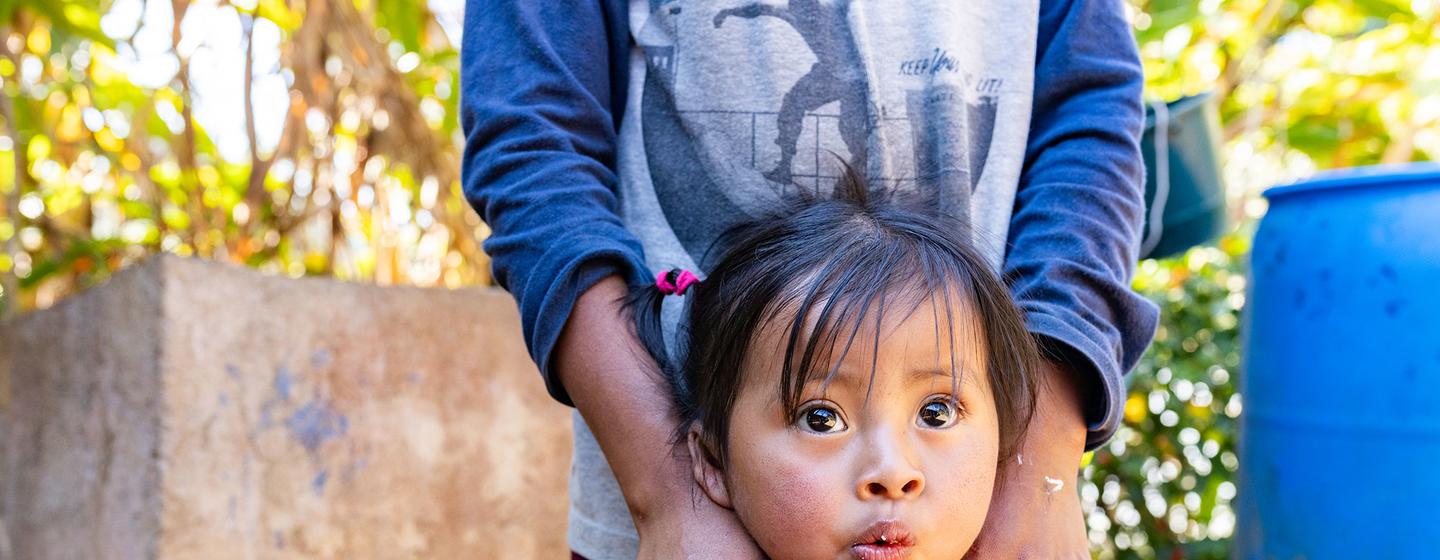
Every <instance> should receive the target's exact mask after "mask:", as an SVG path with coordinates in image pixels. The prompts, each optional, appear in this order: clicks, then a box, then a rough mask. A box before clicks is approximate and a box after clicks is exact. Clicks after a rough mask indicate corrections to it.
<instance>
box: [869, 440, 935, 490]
mask: <svg viewBox="0 0 1440 560" xmlns="http://www.w3.org/2000/svg"><path fill="white" fill-rule="evenodd" d="M902 437H903V436H902ZM882 440H883V441H882ZM871 445H872V446H873V447H872V449H873V451H874V453H873V454H871V455H870V460H871V461H872V463H871V465H870V466H869V467H870V468H868V469H866V470H865V471H864V472H865V474H864V475H863V476H861V477H860V480H859V481H858V484H857V485H856V488H855V491H856V494H857V495H858V496H859V497H860V499H861V500H872V499H887V500H903V499H910V498H915V497H918V496H919V495H920V493H921V492H923V491H924V490H925V474H924V473H923V472H921V471H920V469H919V468H917V467H916V466H915V463H914V462H913V461H911V460H910V457H908V454H907V453H905V451H904V444H903V443H901V442H900V441H899V440H898V439H895V438H894V436H889V437H881V438H874V439H873V440H872V442H871Z"/></svg>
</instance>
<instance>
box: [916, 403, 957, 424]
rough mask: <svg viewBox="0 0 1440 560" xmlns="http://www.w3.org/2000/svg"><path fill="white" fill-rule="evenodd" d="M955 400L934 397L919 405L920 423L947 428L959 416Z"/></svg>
mask: <svg viewBox="0 0 1440 560" xmlns="http://www.w3.org/2000/svg"><path fill="white" fill-rule="evenodd" d="M958 408H959V407H958V406H956V404H955V401H954V400H952V399H949V398H945V399H936V400H933V401H930V402H927V403H925V405H924V406H921V407H920V424H921V425H924V426H926V427H930V428H948V427H950V426H953V425H954V424H955V420H956V419H957V418H958V417H959V416H960V414H959V410H958Z"/></svg>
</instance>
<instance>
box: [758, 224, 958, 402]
mask: <svg viewBox="0 0 1440 560" xmlns="http://www.w3.org/2000/svg"><path fill="white" fill-rule="evenodd" d="M878 218H879V217H878V216H876V215H875V214H874V213H873V208H871V207H867V206H861V213H860V215H858V216H857V219H863V220H866V221H868V222H869V224H868V225H870V226H871V229H870V231H869V232H868V233H871V235H865V236H857V237H855V238H853V239H852V240H850V241H849V242H847V243H845V244H844V245H842V246H840V247H837V248H835V250H834V251H831V254H832V255H833V256H831V257H830V258H829V259H828V260H827V261H826V262H825V263H824V264H823V265H821V266H820V269H819V270H818V271H817V272H816V273H815V274H813V275H807V276H809V278H810V281H809V282H808V285H807V286H805V295H804V297H803V298H800V297H799V294H798V293H794V292H791V293H789V294H782V295H781V299H782V300H788V301H779V302H777V304H776V305H775V306H773V307H772V312H771V315H772V316H771V318H772V319H773V315H775V314H777V313H778V312H779V311H780V310H781V309H794V310H795V316H794V318H793V319H792V320H791V322H790V332H789V336H788V340H787V344H786V348H785V355H784V362H783V364H782V373H781V382H782V395H781V396H782V400H783V401H784V403H783V404H784V406H785V409H786V410H787V411H788V412H789V414H790V415H791V416H792V417H793V416H795V415H797V414H798V413H799V410H798V405H799V399H800V397H801V395H802V393H803V391H804V388H805V386H806V384H807V383H808V382H809V380H810V377H811V373H812V370H813V369H814V368H815V367H816V366H817V364H818V363H819V362H820V361H821V360H824V359H825V358H828V357H830V356H831V355H832V354H834V349H835V343H836V342H837V341H838V339H839V336H840V332H841V331H840V328H839V326H843V325H848V326H849V331H850V332H849V333H848V334H847V336H846V339H845V343H844V345H843V346H842V347H841V348H840V352H839V354H838V356H835V358H834V360H833V361H831V362H830V364H831V365H830V368H829V371H828V372H826V374H825V377H824V378H823V382H822V383H823V384H822V386H828V385H829V384H830V383H831V382H833V381H834V379H835V377H836V376H837V375H838V374H839V370H840V367H841V364H842V363H843V362H844V360H845V358H846V356H848V355H849V352H850V350H851V349H852V348H853V346H854V343H855V339H856V338H857V336H858V334H859V331H860V329H861V326H862V324H863V322H864V321H865V320H866V319H867V318H869V319H873V322H874V326H875V338H874V340H873V341H872V344H871V350H872V352H871V356H870V361H871V364H870V365H871V367H870V380H869V384H868V385H867V391H866V399H867V401H868V399H869V396H870V389H869V388H873V386H874V380H875V375H876V373H877V370H878V365H879V364H878V360H879V347H880V337H881V334H882V333H881V327H882V325H883V322H884V316H885V312H886V311H885V309H886V303H887V300H888V299H890V298H891V297H892V296H893V295H895V294H893V293H892V292H894V290H895V289H896V288H898V289H900V290H901V292H900V294H899V295H901V296H908V297H909V298H910V301H911V303H912V305H911V306H910V307H909V308H908V309H902V310H901V311H902V313H903V315H902V317H908V316H909V315H910V314H912V313H914V312H915V311H916V310H917V309H918V307H919V306H920V305H922V304H923V303H924V302H926V301H929V302H930V303H931V312H932V314H933V316H934V317H935V322H936V331H935V333H934V336H935V338H934V341H935V348H936V349H937V351H938V349H939V348H940V328H941V326H940V321H939V312H938V310H937V309H936V306H937V304H939V305H938V307H942V308H944V315H945V317H944V319H945V321H944V328H945V329H946V334H947V335H948V336H949V337H950V339H951V340H952V341H953V340H954V338H953V337H954V332H955V325H954V322H955V317H954V312H953V310H952V305H951V304H952V302H951V295H950V291H951V289H952V288H959V289H960V290H961V292H962V293H974V289H973V287H972V286H968V285H967V284H968V283H969V282H971V281H973V279H971V278H968V275H967V274H965V273H964V272H963V265H961V264H960V263H958V262H953V263H950V266H946V265H945V264H944V260H946V259H945V258H944V256H942V255H941V254H936V253H937V251H938V252H940V253H949V251H947V250H946V249H945V248H943V247H939V246H935V245H934V244H932V243H930V242H929V241H927V240H926V238H925V236H923V235H921V234H919V233H918V232H915V231H913V230H912V229H911V228H910V227H908V226H910V225H911V224H906V223H904V222H903V221H898V222H897V221H894V220H887V221H886V222H885V223H884V224H883V225H882V224H880V223H878ZM887 238H888V239H891V240H894V241H898V244H899V245H901V248H900V250H893V251H885V250H880V249H883V248H884V247H883V246H884V245H886V244H884V243H881V241H882V240H884V239H887ZM949 256H950V257H951V258H952V259H959V258H960V257H959V255H949ZM908 282H915V283H916V284H912V285H909V286H905V285H903V284H904V283H908ZM937 292H939V293H938V295H937ZM857 296H858V297H857ZM797 298H798V299H800V303H799V305H798V306H795V305H789V304H788V303H789V301H793V300H794V299H797ZM821 299H824V300H825V301H824V302H823V304H820V302H819V300H821ZM936 299H939V300H940V301H938V302H937V301H936ZM817 305H821V307H820V311H819V314H818V315H817V317H816V321H815V325H814V327H813V328H812V329H810V331H809V335H808V337H807V338H806V340H805V344H804V346H803V348H802V347H801V346H800V338H801V333H802V332H804V331H805V330H806V329H805V325H806V323H807V320H808V318H809V317H810V314H811V311H812V310H814V309H815V307H816V306H817ZM837 306H838V312H837ZM872 308H873V317H870V315H871V314H872V313H871V312H872ZM955 351H956V348H955V347H954V345H953V344H952V345H951V351H950V353H949V354H950V355H949V365H950V373H951V382H952V387H951V390H952V392H958V390H959V384H960V379H961V375H962V371H961V368H960V367H959V364H958V363H957V360H956V356H955ZM797 353H799V355H800V356H799V358H800V359H799V363H798V364H796V363H795V358H796V354H797ZM797 366H798V367H797ZM791 419H792V420H793V419H794V418H791Z"/></svg>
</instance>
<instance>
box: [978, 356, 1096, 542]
mask: <svg viewBox="0 0 1440 560" xmlns="http://www.w3.org/2000/svg"><path fill="white" fill-rule="evenodd" d="M1075 386H1076V382H1075V374H1074V373H1073V372H1071V371H1069V370H1067V369H1066V368H1064V367H1063V366H1059V365H1056V364H1053V363H1050V362H1048V361H1047V362H1044V365H1043V366H1042V367H1041V379H1040V386H1039V394H1037V395H1036V402H1035V416H1034V419H1033V420H1031V423H1030V428H1029V429H1028V430H1026V432H1025V434H1026V437H1025V443H1024V445H1023V446H1022V448H1021V450H1020V455H1019V457H1011V458H1009V459H1008V461H1009V464H1008V465H1007V468H1008V470H1007V471H1006V474H1005V476H1003V477H1000V478H997V479H996V480H995V493H994V494H993V495H992V496H991V498H990V512H989V514H988V515H986V517H985V526H984V528H982V529H981V530H980V536H979V537H977V538H976V540H975V544H974V546H972V547H971V548H970V552H969V553H968V554H966V555H965V559H966V560H989V559H996V560H999V559H1004V560H1012V559H1015V558H1045V559H1050V558H1074V559H1077V560H1081V559H1083V560H1089V558H1090V543H1089V541H1088V540H1087V538H1086V534H1085V516H1084V512H1083V511H1082V510H1081V508H1080V493H1079V491H1078V488H1077V484H1076V478H1077V476H1076V474H1077V471H1078V470H1079V468H1080V459H1081V457H1083V456H1084V454H1085V420H1084V416H1083V414H1082V412H1081V410H1080V400H1079V396H1078V393H1079V392H1078V391H1077V390H1076V387H1075Z"/></svg>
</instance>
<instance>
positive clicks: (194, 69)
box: [0, 0, 1440, 558]
mask: <svg viewBox="0 0 1440 560" xmlns="http://www.w3.org/2000/svg"><path fill="white" fill-rule="evenodd" d="M463 2H464V0H429V1H428V2H427V1H424V0H231V1H225V0H196V1H193V2H191V1H187V0H0V78H3V89H4V96H3V99H0V121H3V127H0V200H3V202H4V204H3V207H0V245H3V250H0V316H4V315H9V314H14V313H17V312H23V311H27V310H31V309H37V308H43V307H47V306H49V305H51V304H53V303H54V302H55V301H57V300H58V299H60V298H63V297H65V296H66V295H69V294H72V293H75V292H76V291H79V290H83V289H84V288H86V287H88V286H91V285H94V284H96V283H98V282H101V281H103V280H104V279H105V278H106V277H108V276H109V275H110V274H111V273H112V272H114V271H116V270H119V269H121V268H123V267H125V266H126V265H128V264H130V263H132V262H135V261H136V260H139V259H141V258H143V257H144V256H145V255H147V254H151V253H156V252H170V253H176V254H181V255H196V256H200V257H205V258H210V259H216V260H223V261H230V262H235V263H243V264H245V265H247V266H251V267H255V268H259V269H261V270H265V271H269V272H272V273H278V274H287V275H292V276H301V275H323V276H332V277H336V278H340V279H346V280H354V281H364V282H375V283H380V284H408V285H420V286H448V287H457V286H468V285H485V284H488V283H489V282H490V279H489V276H488V269H489V263H488V261H487V260H486V258H485V255H484V254H483V253H482V252H481V250H480V246H479V242H480V240H481V239H483V238H484V236H485V234H486V230H485V227H484V225H483V224H482V223H481V222H480V220H479V219H478V217H476V215H475V213H474V212H473V211H472V210H471V209H470V208H469V207H468V205H467V204H466V203H465V201H464V198H463V196H462V194H461V191H460V185H459V182H458V175H459V153H460V147H461V143H462V138H461V135H460V132H459V122H458V113H457V110H456V109H457V101H456V100H457V95H456V93H457V90H458V88H459V79H458V75H457V72H458V62H459V60H458V55H457V46H458V45H459V41H460V40H461V36H460V31H461V30H460V20H461V13H462V10H463ZM1128 8H1129V12H1130V16H1131V21H1132V22H1133V24H1134V29H1135V33H1136V36H1137V38H1138V40H1139V43H1140V48H1141V53H1142V56H1143V58H1144V60H1145V68H1146V74H1147V89H1148V95H1149V96H1150V97H1151V98H1153V99H1174V98H1178V97H1181V96H1184V95H1189V94H1195V93H1199V92H1202V91H1214V92H1216V94H1217V96H1218V97H1219V99H1220V110H1221V119H1222V124H1223V140H1222V142H1223V144H1222V160H1223V162H1224V164H1223V168H1224V169H1223V176H1224V178H1225V180H1226V182H1227V184H1228V189H1229V191H1228V212H1229V214H1230V218H1231V223H1232V224H1233V226H1232V228H1231V230H1230V231H1229V233H1227V234H1226V235H1225V236H1224V237H1222V238H1221V239H1220V240H1218V241H1217V242H1216V243H1215V244H1213V245H1212V246H1207V247H1200V248H1196V249H1193V250H1191V251H1189V252H1188V253H1186V254H1184V255H1181V256H1178V257H1174V258H1170V259H1164V260H1147V261H1144V262H1142V263H1141V264H1140V267H1139V272H1138V274H1137V277H1136V280H1135V284H1136V287H1137V289H1139V290H1141V291H1142V292H1143V293H1145V294H1146V295H1148V296H1149V297H1151V298H1152V299H1154V300H1155V301H1156V302H1157V303H1158V304H1160V305H1161V307H1162V309H1163V313H1164V315H1163V324H1162V326H1161V328H1160V331H1159V333H1158V334H1157V337H1156V342H1155V344H1154V345H1153V346H1152V347H1151V349H1150V351H1149V353H1148V354H1147V356H1146V359H1145V360H1144V362H1143V363H1142V364H1141V365H1140V366H1139V368H1138V369H1137V371H1135V372H1134V373H1133V374H1132V376H1131V378H1130V380H1129V381H1130V383H1131V392H1130V396H1129V399H1128V400H1127V402H1126V403H1125V419H1126V427H1125V428H1122V430H1121V431H1120V433H1119V434H1118V435H1117V436H1116V437H1115V438H1114V439H1113V440H1112V441H1111V442H1110V443H1109V445H1108V446H1107V447H1106V448H1105V449H1103V450H1101V451H1099V452H1097V453H1096V454H1095V455H1094V456H1093V457H1092V458H1091V459H1090V462H1089V465H1088V466H1087V467H1086V468H1085V471H1084V475H1085V481H1084V482H1083V484H1082V485H1081V488H1080V491H1081V496H1082V499H1083V500H1084V501H1085V503H1086V504H1087V506H1090V511H1091V512H1092V513H1091V514H1090V517H1089V519H1088V524H1089V528H1090V535H1091V539H1092V541H1093V543H1094V547H1095V548H1094V552H1095V555H1096V556H1097V557H1099V558H1223V557H1225V556H1226V548H1225V547H1226V542H1227V540H1228V538H1229V537H1230V535H1231V534H1232V532H1233V531H1234V525H1235V519H1234V515H1233V512H1232V510H1231V508H1230V503H1231V502H1232V500H1233V499H1234V497H1235V494H1236V492H1237V488H1236V486H1235V483H1234V479H1235V472H1236V469H1237V466H1238V460H1237V458H1236V456H1235V454H1234V449H1235V432H1236V418H1237V417H1238V415H1239V414H1241V413H1242V410H1243V405H1242V401H1241V397H1240V395H1238V394H1237V392H1236V391H1235V389H1234V387H1235V386H1236V379H1237V376H1238V375H1240V374H1241V373H1242V372H1240V371H1239V365H1240V356H1239V354H1238V351H1239V348H1238V345H1237V341H1238V338H1237V329H1238V327H1239V323H1240V315H1241V313H1242V310H1243V308H1244V305H1245V295H1244V294H1245V284H1246V275H1247V271H1246V268H1245V255H1246V253H1247V252H1248V249H1249V240H1250V238H1251V235H1252V234H1253V231H1254V224H1255V220H1256V219H1257V218H1258V217H1259V216H1260V215H1262V214H1263V213H1264V210H1265V203H1264V200H1263V199H1261V198H1260V197H1259V196H1258V193H1259V192H1260V190H1262V189H1264V188H1265V187H1268V186H1271V185H1274V184H1276V183H1281V182H1286V181H1289V180H1292V179H1294V178H1298V177H1304V176H1306V175H1309V174H1311V173H1313V172H1314V171H1316V170H1319V169H1326V168H1337V167H1349V166H1356V165H1368V164H1375V163H1382V162H1387V163H1397V162H1407V161H1415V160H1431V159H1440V158H1437V156H1440V39H1437V38H1440V0H1348V1H1339V0H1315V1H1298V0H1233V1H1221V0H1202V1H1199V2H1195V1H1191V0H1155V1H1145V0H1129V3H1128ZM1242 491H1243V490H1242Z"/></svg>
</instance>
